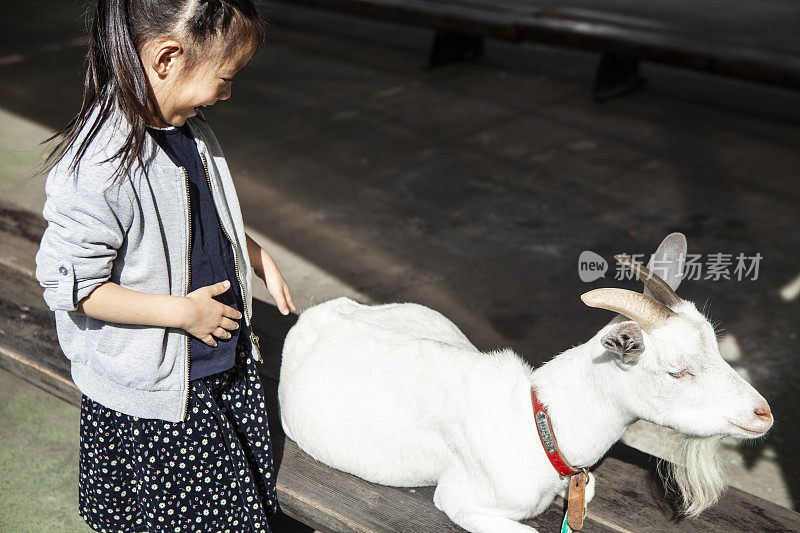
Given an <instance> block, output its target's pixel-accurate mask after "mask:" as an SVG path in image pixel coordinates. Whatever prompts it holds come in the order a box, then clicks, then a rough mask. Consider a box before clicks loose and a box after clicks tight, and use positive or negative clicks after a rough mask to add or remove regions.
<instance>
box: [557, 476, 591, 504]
mask: <svg viewBox="0 0 800 533" xmlns="http://www.w3.org/2000/svg"><path fill="white" fill-rule="evenodd" d="M595 486H596V482H595V477H594V474H592V473H591V472H589V482H588V483H586V493H585V496H584V499H585V500H586V503H587V504H588V503H589V502H590V501H592V498H594V489H595ZM557 494H558V495H559V496H561V497H562V498H564V500H566V499H567V497H568V496H569V481H567V482H566V484H565V485H564V488H563V489H561V490H559V491H558V493H557Z"/></svg>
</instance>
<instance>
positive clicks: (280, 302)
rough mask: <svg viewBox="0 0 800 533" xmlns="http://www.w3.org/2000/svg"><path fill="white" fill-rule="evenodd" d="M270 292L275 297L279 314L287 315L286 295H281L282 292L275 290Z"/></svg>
mask: <svg viewBox="0 0 800 533" xmlns="http://www.w3.org/2000/svg"><path fill="white" fill-rule="evenodd" d="M270 294H272V297H273V298H274V299H275V304H276V305H277V306H278V310H279V311H280V312H281V314H283V315H288V314H289V309H288V307H287V306H286V297H285V296H284V295H283V292H282V291H275V292H272V293H270Z"/></svg>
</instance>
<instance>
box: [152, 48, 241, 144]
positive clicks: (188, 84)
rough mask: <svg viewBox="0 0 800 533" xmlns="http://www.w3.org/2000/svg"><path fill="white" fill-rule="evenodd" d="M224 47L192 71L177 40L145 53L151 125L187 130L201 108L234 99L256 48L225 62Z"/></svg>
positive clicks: (239, 52) (233, 56) (209, 54)
mask: <svg viewBox="0 0 800 533" xmlns="http://www.w3.org/2000/svg"><path fill="white" fill-rule="evenodd" d="M221 48H222V46H221V45H218V46H217V47H215V49H213V50H211V51H210V53H208V54H207V55H206V54H204V55H206V57H208V58H209V59H205V60H203V61H201V62H200V64H198V65H196V66H195V67H194V68H192V69H187V68H186V67H185V66H186V51H185V49H184V48H183V46H182V45H181V44H180V43H179V42H177V41H174V40H167V41H160V42H158V43H153V44H150V46H145V47H143V49H142V53H141V54H140V55H141V59H142V65H143V66H144V69H145V74H146V75H147V79H148V82H149V87H148V91H149V93H150V106H151V111H152V112H153V118H152V121H151V125H154V126H157V127H162V128H163V127H168V126H170V125H172V126H183V124H184V123H185V122H186V119H187V118H189V117H192V116H194V115H196V114H197V110H198V108H200V107H205V106H210V105H214V104H215V103H216V102H217V101H219V100H227V99H228V98H230V97H231V84H232V83H233V80H232V78H233V76H234V75H235V74H236V73H237V72H239V71H240V70H241V69H242V68H243V67H244V66H245V65H246V64H247V63H248V62H249V61H250V59H251V58H252V57H253V54H254V53H255V46H252V47H250V48H245V49H241V50H236V51H234V53H233V55H231V56H230V58H229V59H228V60H227V61H225V62H220V61H218V60H216V59H214V58H217V57H219V55H220V54H219V51H220V49H221Z"/></svg>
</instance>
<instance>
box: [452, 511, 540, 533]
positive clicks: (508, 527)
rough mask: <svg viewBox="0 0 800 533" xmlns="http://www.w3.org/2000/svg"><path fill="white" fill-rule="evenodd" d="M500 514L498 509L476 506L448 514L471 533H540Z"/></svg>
mask: <svg viewBox="0 0 800 533" xmlns="http://www.w3.org/2000/svg"><path fill="white" fill-rule="evenodd" d="M498 512H499V511H498V510H497V509H490V508H486V507H480V506H475V507H463V508H461V509H459V510H458V511H457V512H455V513H452V514H451V513H447V516H448V517H449V518H450V520H452V521H453V522H454V523H455V524H457V525H459V526H461V527H463V528H464V529H466V530H467V531H469V532H470V533H539V531H538V530H537V529H535V528H532V527H530V526H526V525H524V524H520V523H519V522H517V521H516V520H513V519H511V518H508V517H505V516H500V515H499V514H497V513H498Z"/></svg>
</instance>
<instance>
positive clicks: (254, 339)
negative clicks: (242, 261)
mask: <svg viewBox="0 0 800 533" xmlns="http://www.w3.org/2000/svg"><path fill="white" fill-rule="evenodd" d="M200 158H201V159H202V160H203V171H204V172H205V174H206V180H207V181H208V190H209V192H210V193H211V198H212V200H213V198H214V189H213V188H212V187H211V177H210V176H209V175H208V166H207V165H206V156H205V155H203V154H200ZM214 209H215V210H216V202H215V205H214ZM217 218H218V219H219V213H217ZM219 227H220V228H221V229H222V233H223V234H224V235H225V238H226V239H228V242H230V243H231V248H232V249H233V266H234V269H235V270H236V281H237V282H238V283H239V289H240V290H241V291H242V305H243V306H244V316H245V324H247V330H248V331H249V332H250V341H251V343H252V344H253V346H255V347H256V356H257V360H258V362H259V363H261V362H263V361H262V359H261V342H260V340H259V338H258V336H257V335H256V334H255V333H253V328H252V327H251V326H250V318H249V315H248V312H247V297H246V296H245V294H244V285H242V280H241V279H240V278H239V262H238V261H237V260H236V247H235V246H234V245H233V240H232V239H231V238H230V236H229V235H228V232H227V231H225V225H224V224H223V223H222V220H221V219H220V221H219Z"/></svg>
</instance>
